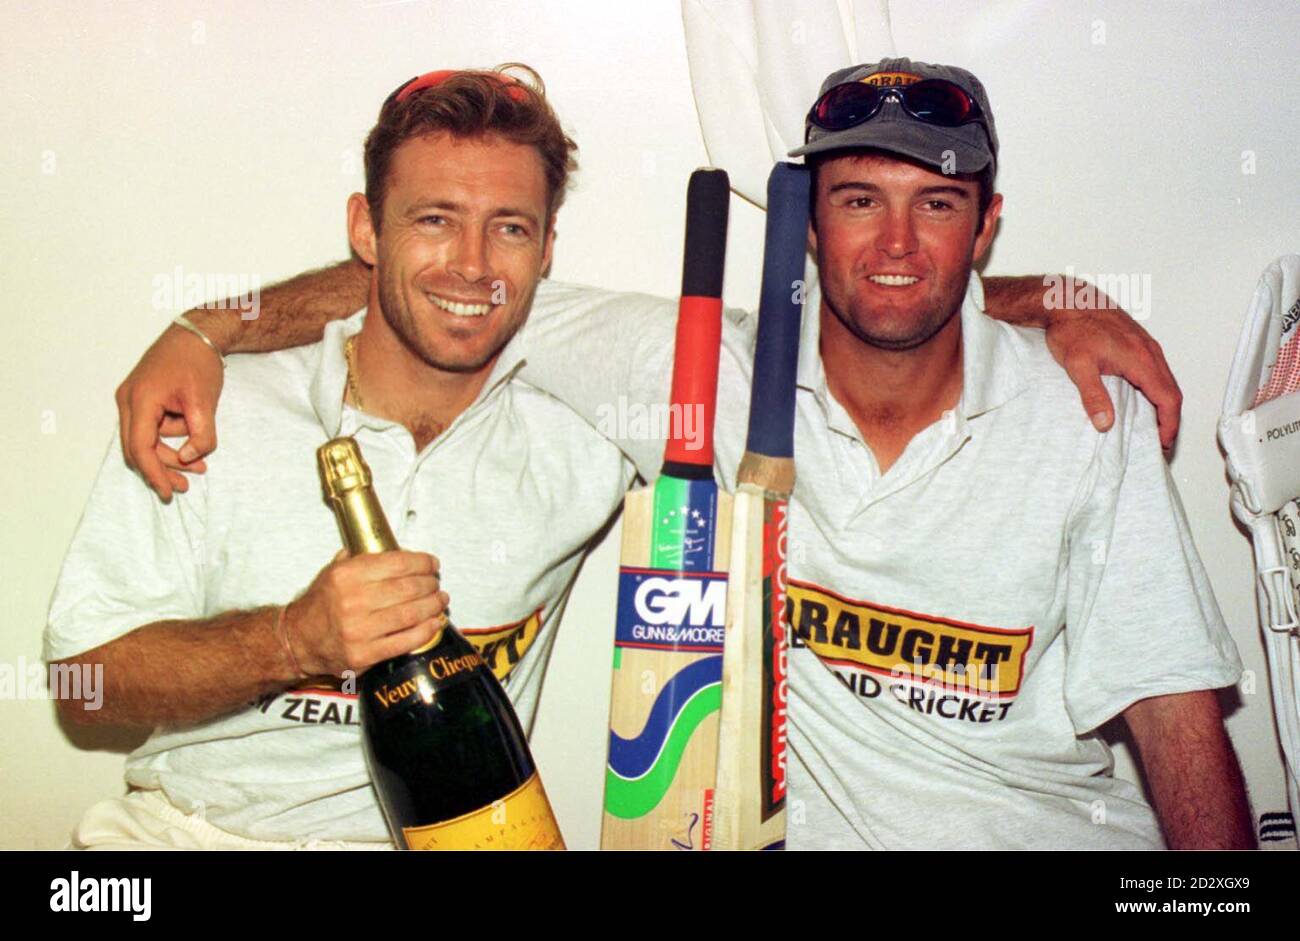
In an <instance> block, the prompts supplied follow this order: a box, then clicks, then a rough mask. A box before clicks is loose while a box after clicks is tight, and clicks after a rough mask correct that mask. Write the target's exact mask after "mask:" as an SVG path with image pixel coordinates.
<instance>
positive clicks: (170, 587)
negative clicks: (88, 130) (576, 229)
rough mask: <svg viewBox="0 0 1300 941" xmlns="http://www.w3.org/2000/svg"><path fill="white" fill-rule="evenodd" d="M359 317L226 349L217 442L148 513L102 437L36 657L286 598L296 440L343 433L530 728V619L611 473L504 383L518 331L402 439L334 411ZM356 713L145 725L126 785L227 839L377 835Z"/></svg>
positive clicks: (601, 513) (585, 435) (312, 504)
mask: <svg viewBox="0 0 1300 941" xmlns="http://www.w3.org/2000/svg"><path fill="white" fill-rule="evenodd" d="M364 317H365V312H364V311H362V312H360V313H358V314H356V315H354V316H352V317H350V318H348V319H347V320H344V321H339V322H337V323H334V324H331V325H330V326H329V327H328V328H327V329H326V332H325V336H324V339H323V340H322V341H321V342H320V343H316V344H313V345H311V346H305V347H300V348H297V349H291V350H285V351H282V352H278V353H271V354H262V355H250V356H232V357H230V359H229V369H228V370H227V371H226V377H225V390H224V393H223V395H222V398H221V404H220V407H219V409H218V415H217V426H218V428H219V429H220V446H219V447H218V449H217V450H216V451H215V452H214V453H213V454H212V455H211V456H210V457H209V458H208V459H207V463H208V471H207V473H206V474H202V475H198V476H192V477H191V478H190V489H189V492H187V493H184V494H178V495H177V496H176V497H175V498H174V499H173V500H172V502H171V504H170V505H168V504H163V503H162V502H161V501H159V500H158V499H157V497H156V496H155V495H154V494H153V492H152V491H150V490H149V489H148V487H147V486H146V485H145V484H144V482H143V481H142V480H141V479H140V478H139V477H138V476H137V475H136V474H134V473H133V472H131V471H130V470H128V469H127V468H126V466H125V464H124V463H123V460H122V454H121V450H120V446H119V444H118V441H117V436H116V435H114V438H113V442H112V444H111V445H110V447H109V450H108V455H107V457H106V458H105V460H104V463H103V466H102V467H101V469H100V472H99V476H98V479H97V480H96V482H95V486H94V490H93V492H92V494H91V497H90V500H89V502H88V504H87V507H86V510H85V513H84V515H83V517H82V520H81V522H80V524H79V525H78V528H77V531H76V535H75V537H74V539H73V543H72V547H71V548H70V549H69V552H68V556H67V558H66V560H65V562H64V565H63V569H62V572H61V574H60V577H59V581H58V584H57V587H56V588H55V591H54V597H53V600H52V602H51V605H50V617H49V624H48V627H47V630H46V636H45V651H44V654H45V657H46V659H48V660H56V659H62V658H65V657H70V656H73V655H75V654H79V653H82V652H84V651H86V650H89V649H91V648H94V647H97V646H99V645H101V644H104V643H107V642H108V641H110V640H113V639H115V638H117V637H121V636H122V635H124V634H126V633H128V632H130V631H132V630H134V629H135V628H137V627H140V626H142V625H144V624H148V623H151V622H153V621H160V620H166V619H192V618H205V617H210V616H213V615H216V614H219V613H221V612H224V611H229V610H241V609H249V608H255V607H258V606H262V605H272V604H284V603H286V602H288V601H290V600H292V599H293V598H295V597H296V596H297V595H298V594H300V593H301V592H302V591H304V590H305V589H306V588H307V586H308V585H309V584H310V583H311V581H312V579H313V578H314V577H315V576H316V574H317V572H319V571H320V569H321V568H323V567H324V566H325V565H326V564H327V563H328V562H329V561H330V559H331V558H332V557H333V556H334V555H335V553H336V552H338V550H339V545H340V542H339V533H338V527H337V525H336V523H335V519H334V514H333V512H332V511H331V510H330V508H329V507H328V506H327V505H326V503H325V502H324V500H323V498H322V494H321V485H320V480H319V477H318V472H317V466H316V449H317V448H318V447H319V446H320V445H321V444H323V443H324V442H325V441H326V440H328V439H329V438H332V437H334V436H336V435H340V434H348V435H353V436H355V437H356V439H357V441H358V443H359V444H360V446H361V449H362V452H363V454H364V455H365V458H366V461H367V463H368V464H369V465H370V468H371V470H372V472H373V474H374V485H375V489H376V491H377V493H378V496H379V499H380V502H381V503H382V504H383V506H384V509H385V511H386V513H387V515H388V519H389V522H390V524H391V525H392V528H393V532H394V534H395V535H396V537H397V539H398V542H399V543H400V544H401V545H402V546H403V547H404V548H407V549H415V550H421V551H426V552H432V553H434V554H436V555H437V556H438V558H439V559H440V560H441V562H442V584H443V587H444V588H445V589H446V590H447V592H448V593H449V595H450V596H451V598H452V605H451V614H452V617H453V619H454V621H455V623H456V625H457V626H458V627H460V628H461V629H462V630H463V631H464V632H465V633H466V634H467V635H468V636H469V637H470V639H471V640H472V641H474V642H475V644H476V646H479V647H480V649H481V650H482V652H483V654H484V657H485V659H486V660H487V661H488V662H489V663H490V664H492V665H493V667H494V669H495V670H496V671H497V673H498V675H503V674H504V673H505V671H506V670H509V671H510V672H509V676H508V679H507V683H506V688H507V690H508V691H509V693H510V696H511V699H512V700H513V701H514V704H515V708H516V710H517V711H518V713H519V717H520V720H521V721H522V722H523V725H524V727H525V729H528V728H530V727H531V725H532V720H533V714H534V710H535V708H536V705H537V698H538V693H539V691H540V688H541V681H542V675H543V673H544V671H545V667H546V661H547V658H548V656H549V654H550V649H551V644H552V640H553V637H554V633H555V632H554V629H553V627H552V625H554V624H557V623H558V622H559V617H560V614H561V613H562V610H563V607H564V602H565V600H566V599H567V596H568V591H569V588H570V585H571V583H572V580H573V576H574V574H575V572H576V570H577V567H578V563H579V561H580V560H581V557H582V554H583V551H584V549H585V548H586V545H587V542H588V540H589V539H590V538H591V536H592V534H594V533H595V532H597V531H598V530H599V529H600V527H601V526H602V525H604V523H605V522H606V521H607V520H608V519H609V517H610V515H611V513H612V512H613V511H614V509H615V508H617V506H618V505H619V504H620V502H621V500H622V497H623V493H624V491H625V490H626V488H627V485H628V484H629V483H630V481H631V477H632V473H633V472H632V468H631V466H630V465H629V464H628V463H627V462H625V461H624V460H623V459H622V458H621V457H620V455H619V454H618V452H617V451H616V450H615V449H614V448H611V447H610V446H609V445H608V444H606V443H605V441H604V440H603V439H602V438H601V437H600V436H599V435H597V433H596V432H595V431H594V430H593V429H592V428H591V427H589V426H588V425H587V424H585V423H583V422H582V421H581V420H580V419H579V418H578V417H576V416H575V415H574V414H573V413H572V412H571V411H570V410H569V409H567V408H565V407H564V406H562V405H560V404H559V403H557V402H556V401H554V400H553V399H551V398H549V397H548V396H546V395H544V394H542V393H540V392H538V391H536V390H534V389H531V388H528V387H527V386H525V385H524V384H523V383H521V382H519V381H517V378H516V377H517V373H518V370H519V367H520V365H521V363H522V362H523V361H524V359H525V357H526V356H527V349H528V340H527V329H526V328H525V329H524V330H521V331H520V332H519V334H517V335H516V336H515V337H514V339H512V340H511V342H510V343H509V344H508V345H507V346H506V348H505V349H504V350H503V351H502V354H501V356H500V358H499V359H498V361H497V363H496V365H495V367H494V369H493V372H492V374H491V376H490V378H489V380H488V382H487V383H486V384H485V386H484V389H483V391H482V392H481V393H480V395H479V397H478V398H477V399H476V400H475V402H474V403H473V404H472V405H471V406H470V407H469V408H468V409H466V411H465V412H463V413H462V414H461V415H460V416H459V417H458V418H457V419H456V420H455V421H454V422H453V423H452V424H451V426H450V427H449V428H448V429H447V430H446V431H444V432H443V433H442V434H441V435H440V436H439V437H438V438H436V439H435V440H434V441H433V442H431V443H430V444H429V445H428V446H427V447H425V448H424V450H423V451H421V452H419V453H416V450H415V445H414V440H413V439H412V437H411V435H410V433H409V432H408V431H407V430H406V429H405V428H404V427H402V426H401V425H399V424H396V423H394V422H390V421H386V420H383V419H379V418H375V417H373V416H370V415H367V414H365V413H363V412H359V411H357V410H356V409H354V408H352V407H351V406H344V404H343V388H344V383H345V380H346V374H347V368H346V364H345V361H344V356H343V344H344V341H345V340H346V338H347V337H348V336H350V335H352V334H354V333H356V332H357V331H359V330H360V329H361V325H362V322H363V319H364ZM578 494H581V495H582V496H583V499H575V495H578ZM357 721H358V720H357V704H356V697H355V695H350V694H348V693H346V692H344V691H343V690H342V689H338V688H333V689H308V688H296V689H289V690H286V691H284V692H282V693H279V694H277V695H274V696H270V697H267V698H266V699H263V700H261V701H258V702H255V703H250V704H249V705H247V706H245V707H243V708H241V709H238V710H236V711H234V712H232V713H230V714H228V715H225V716H221V717H219V718H215V719H211V720H209V721H206V722H202V723H199V724H197V725H192V726H186V727H183V728H159V729H156V730H155V731H154V733H153V734H152V736H151V737H150V738H149V740H148V741H147V742H146V743H145V744H144V745H142V746H141V747H140V748H139V749H137V750H136V751H135V752H133V753H132V754H131V755H130V756H129V757H128V759H127V766H126V778H127V781H128V783H130V784H131V785H133V786H136V787H141V788H149V789H160V790H161V791H162V792H163V793H164V794H165V795H166V796H167V798H168V799H169V800H170V801H171V803H172V804H173V805H175V806H176V807H177V808H178V809H180V810H182V811H186V812H195V811H199V812H201V813H202V814H203V816H204V817H205V819H206V820H207V821H208V822H209V823H212V824H214V825H215V826H218V827H220V828H221V829H223V830H226V831H228V832H231V833H235V834H237V835H239V836H243V837H247V838H249V839H255V840H303V841H307V840H313V839H319V840H346V841H387V840H388V838H389V837H388V830H387V828H386V827H385V825H384V821H383V818H382V816H381V813H380V810H379V806H378V804H377V803H376V801H375V798H374V794H373V791H372V789H371V786H370V778H369V775H368V774H367V772H366V768H365V762H364V758H363V755H362V751H361V748H360V729H359V726H358V725H357Z"/></svg>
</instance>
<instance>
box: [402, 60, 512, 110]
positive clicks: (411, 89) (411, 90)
mask: <svg viewBox="0 0 1300 941" xmlns="http://www.w3.org/2000/svg"><path fill="white" fill-rule="evenodd" d="M465 74H474V75H485V76H487V77H488V78H489V79H491V80H492V81H494V82H496V83H497V84H498V85H501V86H503V87H504V88H506V89H507V93H508V94H509V95H510V97H511V98H513V99H515V100H516V101H522V100H524V99H525V98H526V97H527V95H528V92H526V91H525V90H524V86H523V85H521V84H520V82H519V80H518V79H516V78H515V77H514V76H513V75H506V74H505V73H503V72H472V73H471V72H468V71H467V70H465V69H439V70H438V71H436V72H425V73H424V74H423V75H417V76H416V77H415V78H413V79H409V80H408V81H405V82H403V83H402V84H401V85H398V86H397V87H396V88H395V89H393V93H392V94H391V95H389V96H388V97H387V98H385V99H384V107H385V108H387V107H388V106H389V105H391V104H392V103H393V102H395V101H405V100H406V99H407V98H409V97H411V95H414V94H415V93H416V92H417V91H420V90H421V89H424V88H436V87H437V86H439V85H441V84H442V83H443V82H445V81H447V79H449V78H452V77H453V76H456V75H465ZM381 110H382V109H381Z"/></svg>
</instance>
